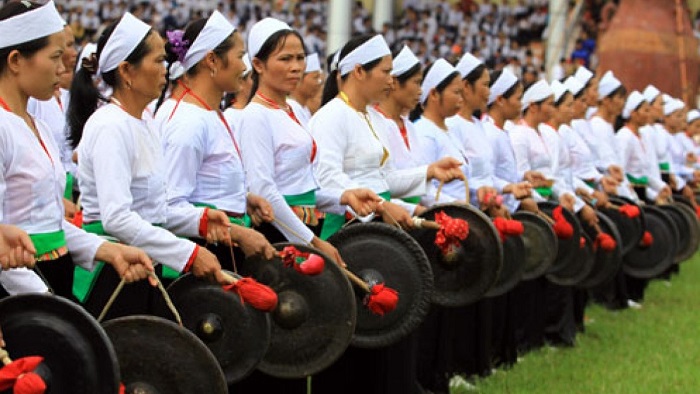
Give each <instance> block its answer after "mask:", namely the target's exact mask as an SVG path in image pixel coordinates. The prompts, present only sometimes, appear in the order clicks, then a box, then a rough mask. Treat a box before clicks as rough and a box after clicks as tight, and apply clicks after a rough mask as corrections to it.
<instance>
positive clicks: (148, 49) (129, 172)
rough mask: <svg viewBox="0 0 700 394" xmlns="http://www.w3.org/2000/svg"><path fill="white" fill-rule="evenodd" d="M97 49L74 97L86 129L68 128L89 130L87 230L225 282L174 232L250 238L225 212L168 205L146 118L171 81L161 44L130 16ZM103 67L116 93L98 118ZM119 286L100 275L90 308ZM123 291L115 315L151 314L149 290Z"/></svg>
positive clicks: (201, 252)
mask: <svg viewBox="0 0 700 394" xmlns="http://www.w3.org/2000/svg"><path fill="white" fill-rule="evenodd" d="M97 46H98V50H97V53H96V56H95V58H94V59H92V61H93V63H96V64H93V67H90V68H89V69H86V68H83V69H82V70H81V71H80V72H78V74H77V75H76V77H75V78H76V80H75V82H74V84H73V89H72V91H71V97H72V100H71V105H81V104H82V105H84V107H83V110H82V111H81V113H82V115H83V122H84V123H80V122H74V123H73V124H71V127H73V128H83V125H84V129H83V137H82V139H81V141H80V145H79V146H78V157H79V158H80V160H79V162H78V166H79V171H80V179H79V181H80V189H81V191H82V202H83V216H84V220H85V223H86V224H85V227H86V228H88V229H90V230H91V231H94V232H96V233H105V234H109V235H111V236H113V237H115V238H117V239H118V240H120V241H121V242H124V243H126V244H129V245H135V246H139V247H141V248H143V249H144V250H145V251H146V252H147V253H148V254H149V255H150V256H151V257H152V258H153V259H154V260H156V261H157V262H158V263H160V264H162V265H164V266H166V267H169V268H170V269H172V270H173V271H175V272H176V273H179V272H190V271H191V272H193V273H194V274H195V275H196V276H200V277H207V278H209V279H211V280H215V281H217V282H219V283H225V278H224V277H223V274H222V272H221V266H220V264H219V262H218V261H217V259H216V257H214V255H213V254H212V253H211V252H209V251H208V250H207V249H206V248H200V247H199V245H197V244H195V243H193V242H191V241H189V240H186V239H181V238H178V237H177V236H176V235H175V234H178V235H180V236H187V237H197V236H200V237H204V238H206V239H207V240H208V241H209V242H218V241H220V242H225V243H230V242H239V241H240V242H246V241H247V239H246V238H245V234H246V233H245V232H243V231H240V227H231V225H230V223H229V221H228V218H227V217H226V215H225V214H224V213H223V212H221V211H218V210H213V209H209V208H194V207H192V206H177V207H174V206H168V205H167V201H166V197H167V196H166V188H167V187H166V179H165V177H164V175H165V168H164V167H165V163H164V160H163V153H162V145H161V144H162V142H161V138H160V135H159V134H158V133H157V132H156V131H155V130H153V129H152V127H151V125H150V124H149V120H148V117H146V116H143V117H142V115H143V113H144V110H145V108H146V106H147V105H148V103H149V102H151V101H153V100H154V99H155V98H157V97H158V96H159V95H160V92H161V90H162V89H163V87H164V85H165V83H166V80H165V67H164V62H163V60H164V58H165V46H164V43H163V40H162V39H161V38H160V36H159V35H158V34H157V33H156V32H155V31H153V30H152V29H151V28H150V26H148V25H146V24H145V23H143V22H141V21H140V20H138V19H136V18H135V17H134V16H133V15H131V14H129V13H127V14H125V15H124V16H123V17H122V18H121V19H120V20H119V21H117V22H115V23H114V24H112V25H111V26H110V27H109V28H108V29H106V30H105V33H104V34H103V35H102V36H101V38H100V40H99V42H98V45H97ZM94 66H97V67H94ZM98 69H99V71H100V75H101V77H102V80H103V81H105V83H107V84H108V85H110V86H111V87H112V88H113V89H114V90H113V95H112V97H111V98H110V99H109V103H107V104H105V105H103V106H102V107H100V108H99V109H98V110H96V111H94V112H93V111H92V110H94V108H95V107H96V104H97V98H98V97H99V95H98V94H97V91H96V89H95V87H94V85H93V83H92V76H91V75H90V73H91V72H97V70H98ZM91 99H92V101H91ZM168 230H170V231H172V232H174V233H175V234H173V233H171V232H170V231H168ZM266 245H267V243H266V242H257V243H256V246H253V248H252V249H254V250H256V251H257V252H259V253H262V254H264V253H265V248H266ZM115 282H116V278H115V277H114V275H113V274H112V273H111V271H109V270H107V271H106V272H105V271H104V270H103V271H102V272H101V274H100V275H99V278H98V279H97V283H96V284H95V285H94V288H93V289H92V292H91V294H90V295H89V297H88V298H87V301H86V307H87V308H88V309H89V310H91V311H92V312H93V313H95V312H98V311H99V310H100V309H101V308H102V306H103V304H104V302H105V301H106V298H107V297H108V296H109V293H111V291H112V289H113V286H114V285H116V283H115ZM125 291H126V292H128V293H130V294H131V297H129V296H126V295H124V296H122V297H120V298H119V299H117V304H119V305H117V304H115V306H114V307H113V308H112V311H114V315H120V314H126V313H135V312H141V313H148V312H149V311H150V310H151V306H150V305H148V303H149V297H148V293H147V292H148V291H149V290H148V289H146V290H144V289H142V288H139V287H134V286H132V287H130V288H128V289H125Z"/></svg>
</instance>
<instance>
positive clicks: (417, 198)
mask: <svg viewBox="0 0 700 394" xmlns="http://www.w3.org/2000/svg"><path fill="white" fill-rule="evenodd" d="M402 200H403V201H404V202H407V203H409V204H415V205H418V204H420V196H415V197H404V198H402Z"/></svg>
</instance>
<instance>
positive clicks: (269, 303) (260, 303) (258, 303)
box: [223, 278, 277, 312]
mask: <svg viewBox="0 0 700 394" xmlns="http://www.w3.org/2000/svg"><path fill="white" fill-rule="evenodd" d="M223 289H224V290H225V291H232V292H234V293H236V294H238V295H239V296H240V297H241V302H242V303H244V304H245V303H246V302H247V303H249V304H250V305H252V306H253V308H255V309H258V310H261V311H263V312H270V311H272V310H274V309H275V307H276V306H277V293H275V291H274V290H272V289H271V288H269V287H267V286H265V285H263V284H262V283H259V282H257V281H256V280H255V279H253V278H242V279H239V280H238V281H237V282H235V283H232V284H230V285H224V286H223Z"/></svg>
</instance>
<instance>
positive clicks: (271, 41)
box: [248, 30, 306, 102]
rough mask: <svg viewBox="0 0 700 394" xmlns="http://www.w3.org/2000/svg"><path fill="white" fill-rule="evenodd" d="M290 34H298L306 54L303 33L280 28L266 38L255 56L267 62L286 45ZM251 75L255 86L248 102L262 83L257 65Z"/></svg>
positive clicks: (251, 89) (251, 90)
mask: <svg viewBox="0 0 700 394" xmlns="http://www.w3.org/2000/svg"><path fill="white" fill-rule="evenodd" d="M289 36H296V37H297V38H298V39H299V41H301V47H302V48H304V54H306V45H304V38H302V37H301V34H299V32H297V31H296V30H280V31H278V32H276V33H275V34H273V35H271V36H270V37H268V38H267V40H265V42H264V43H263V45H262V46H261V47H260V50H259V51H258V53H257V54H256V55H255V56H254V57H256V58H258V59H260V60H261V61H263V62H266V61H267V59H269V58H270V55H272V53H273V52H275V51H276V50H277V48H282V47H283V46H284V44H285V43H286V42H287V37H289ZM251 67H252V61H251ZM250 77H251V78H252V79H253V86H252V87H251V88H250V96H249V97H248V102H250V100H252V99H253V96H255V92H257V91H258V85H259V84H260V76H259V75H258V72H257V71H256V70H255V67H253V71H251V73H250Z"/></svg>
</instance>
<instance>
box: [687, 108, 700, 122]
mask: <svg viewBox="0 0 700 394" xmlns="http://www.w3.org/2000/svg"><path fill="white" fill-rule="evenodd" d="M685 119H686V121H687V122H688V124H691V123H693V122H695V121H696V120H698V119H700V111H698V110H697V109H694V110H691V111H688V115H687V116H686V118H685Z"/></svg>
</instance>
